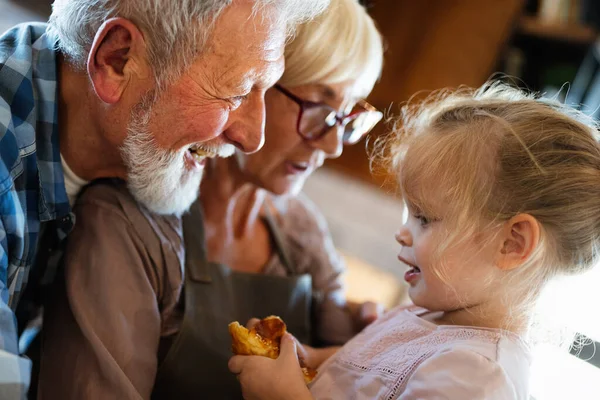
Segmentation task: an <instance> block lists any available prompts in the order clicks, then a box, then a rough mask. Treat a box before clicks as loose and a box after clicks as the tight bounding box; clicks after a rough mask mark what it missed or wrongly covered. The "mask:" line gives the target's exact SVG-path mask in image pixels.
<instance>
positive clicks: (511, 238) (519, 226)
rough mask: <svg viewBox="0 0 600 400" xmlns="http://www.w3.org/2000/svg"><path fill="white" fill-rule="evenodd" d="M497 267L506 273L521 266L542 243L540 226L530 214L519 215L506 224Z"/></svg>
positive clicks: (502, 234)
mask: <svg viewBox="0 0 600 400" xmlns="http://www.w3.org/2000/svg"><path fill="white" fill-rule="evenodd" d="M500 239H501V242H500V249H499V251H498V254H497V259H496V265H497V267H498V268H500V269H501V270H504V271H508V270H512V269H515V268H518V267H519V266H521V265H522V264H523V263H524V262H525V261H527V260H528V259H529V257H531V255H532V254H533V252H534V251H535V249H536V248H537V246H538V244H539V242H540V224H539V223H538V221H537V220H536V219H535V218H534V217H532V216H531V215H529V214H519V215H516V216H514V217H512V218H511V219H510V220H509V221H507V222H506V223H505V224H504V227H503V229H502V232H501V237H500Z"/></svg>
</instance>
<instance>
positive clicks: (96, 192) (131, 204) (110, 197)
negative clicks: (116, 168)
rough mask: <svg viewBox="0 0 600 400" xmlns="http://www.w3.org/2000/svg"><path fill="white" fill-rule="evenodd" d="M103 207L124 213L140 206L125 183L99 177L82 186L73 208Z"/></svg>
mask: <svg viewBox="0 0 600 400" xmlns="http://www.w3.org/2000/svg"><path fill="white" fill-rule="evenodd" d="M84 206H85V207H103V208H107V209H114V210H120V211H122V212H123V213H124V214H127V212H131V211H132V210H134V211H135V212H140V206H139V204H138V203H137V202H136V201H135V198H134V197H133V196H132V195H131V193H130V192H129V190H128V189H127V184H126V183H125V182H124V181H122V180H119V179H99V180H96V181H94V182H92V183H90V184H88V185H87V186H86V187H84V188H83V189H82V190H81V192H80V194H79V197H78V198H77V202H76V207H75V210H77V209H78V208H81V207H84Z"/></svg>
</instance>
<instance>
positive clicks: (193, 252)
mask: <svg viewBox="0 0 600 400" xmlns="http://www.w3.org/2000/svg"><path fill="white" fill-rule="evenodd" d="M181 220H182V221H181V224H182V227H183V242H184V245H185V270H186V274H185V277H186V280H187V279H191V280H193V281H195V282H200V283H210V282H212V279H211V277H210V274H209V272H208V268H207V267H208V261H207V260H206V243H205V241H204V217H203V216H202V204H201V203H200V202H196V203H194V204H193V205H192V207H191V208H190V211H189V212H188V213H186V214H184V215H183V217H182V218H181Z"/></svg>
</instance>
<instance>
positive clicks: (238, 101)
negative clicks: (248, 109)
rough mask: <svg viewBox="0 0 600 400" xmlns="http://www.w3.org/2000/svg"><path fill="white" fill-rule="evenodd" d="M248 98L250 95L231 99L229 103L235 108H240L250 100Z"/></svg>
mask: <svg viewBox="0 0 600 400" xmlns="http://www.w3.org/2000/svg"><path fill="white" fill-rule="evenodd" d="M248 96H250V93H247V94H244V95H242V96H234V97H230V98H229V101H230V102H231V105H232V106H233V108H238V107H239V106H241V105H242V103H243V102H244V101H245V100H246V99H247V98H248Z"/></svg>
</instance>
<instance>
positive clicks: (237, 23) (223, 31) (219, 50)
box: [207, 1, 288, 62]
mask: <svg viewBox="0 0 600 400" xmlns="http://www.w3.org/2000/svg"><path fill="white" fill-rule="evenodd" d="M253 3H254V2H250V1H241V2H234V3H233V4H232V5H231V6H229V7H227V8H226V9H225V11H224V12H223V13H222V14H221V15H220V16H219V18H217V20H216V21H215V26H214V29H213V30H212V34H211V37H210V40H209V43H208V47H207V48H208V49H209V50H210V51H211V52H213V53H214V54H216V55H219V56H222V57H225V58H227V56H240V55H245V56H247V57H256V58H259V59H261V60H264V61H267V62H275V61H277V60H279V59H280V58H282V57H283V53H284V50H285V43H286V38H287V31H288V30H287V26H286V22H285V21H284V20H282V19H281V18H278V15H277V13H278V11H277V8H276V7H273V6H265V7H260V9H258V10H255V9H254V7H253Z"/></svg>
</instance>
